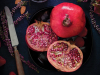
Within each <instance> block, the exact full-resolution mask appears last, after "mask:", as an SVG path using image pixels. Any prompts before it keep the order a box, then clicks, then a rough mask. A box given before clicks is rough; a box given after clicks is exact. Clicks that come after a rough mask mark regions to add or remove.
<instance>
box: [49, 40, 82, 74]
mask: <svg viewBox="0 0 100 75" xmlns="http://www.w3.org/2000/svg"><path fill="white" fill-rule="evenodd" d="M47 58H48V61H49V62H50V63H51V65H53V66H54V67H55V68H56V69H58V70H60V71H63V72H73V71H76V70H77V69H79V68H80V66H81V65H82V61H83V53H82V51H81V50H80V49H79V48H78V47H77V46H75V45H71V44H70V43H69V42H67V41H56V42H54V43H52V44H51V45H50V46H49V48H48V51H47Z"/></svg>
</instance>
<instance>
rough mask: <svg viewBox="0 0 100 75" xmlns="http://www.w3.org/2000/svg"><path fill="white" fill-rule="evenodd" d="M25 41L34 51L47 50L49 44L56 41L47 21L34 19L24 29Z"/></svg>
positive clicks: (55, 36)
mask: <svg viewBox="0 0 100 75" xmlns="http://www.w3.org/2000/svg"><path fill="white" fill-rule="evenodd" d="M25 38H26V43H27V45H28V46H29V47H30V48H31V49H32V50H35V51H40V52H43V51H47V49H48V47H49V45H50V44H52V43H53V42H54V41H57V35H56V34H55V33H54V32H53V31H52V29H51V27H50V26H49V23H47V22H40V21H36V23H33V24H31V25H29V26H28V28H27V30H26V37H25Z"/></svg>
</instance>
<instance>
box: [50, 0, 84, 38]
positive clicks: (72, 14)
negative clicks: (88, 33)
mask: <svg viewBox="0 0 100 75" xmlns="http://www.w3.org/2000/svg"><path fill="white" fill-rule="evenodd" d="M85 24H86V18H85V13H84V11H83V9H82V8H81V7H80V6H78V5H76V4H73V3H68V2H64V3H60V4H58V5H57V6H55V7H54V8H53V9H52V11H51V14H50V25H51V28H52V30H53V31H54V32H55V33H56V34H57V35H58V36H59V37H62V38H69V37H72V36H76V35H78V34H79V33H80V32H81V31H82V30H83V28H84V27H85Z"/></svg>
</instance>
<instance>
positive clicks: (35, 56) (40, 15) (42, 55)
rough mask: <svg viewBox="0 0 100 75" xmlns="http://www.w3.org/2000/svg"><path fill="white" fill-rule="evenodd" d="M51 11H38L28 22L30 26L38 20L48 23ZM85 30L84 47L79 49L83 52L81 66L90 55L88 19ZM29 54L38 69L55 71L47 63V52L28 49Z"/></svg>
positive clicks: (47, 9)
mask: <svg viewBox="0 0 100 75" xmlns="http://www.w3.org/2000/svg"><path fill="white" fill-rule="evenodd" d="M52 9H53V7H48V8H44V9H41V10H39V11H38V12H36V13H35V14H34V15H33V16H32V18H31V20H30V23H29V25H30V24H32V23H34V22H35V20H39V21H41V20H42V21H44V22H49V19H50V13H51V10H52ZM86 28H87V29H88V33H87V35H86V36H85V37H83V39H84V41H85V45H84V47H80V49H81V50H82V52H83V63H82V66H83V64H85V63H86V61H87V60H88V59H89V56H90V54H91V50H92V49H91V47H92V33H91V28H90V23H89V20H88V18H87V17H86ZM76 37H77V36H74V37H71V38H60V37H58V40H66V41H68V40H74V39H75V38H76ZM29 53H30V56H31V58H32V60H33V61H34V63H36V64H37V65H38V66H39V67H41V68H43V69H46V70H53V71H57V70H56V69H55V68H54V67H53V66H52V65H51V64H50V63H49V61H48V59H47V52H36V51H33V50H31V49H30V48H29Z"/></svg>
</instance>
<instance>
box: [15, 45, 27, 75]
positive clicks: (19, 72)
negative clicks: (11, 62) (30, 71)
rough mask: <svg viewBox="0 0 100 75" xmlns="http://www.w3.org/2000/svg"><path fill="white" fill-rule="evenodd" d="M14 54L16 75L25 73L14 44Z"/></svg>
mask: <svg viewBox="0 0 100 75" xmlns="http://www.w3.org/2000/svg"><path fill="white" fill-rule="evenodd" d="M14 54H15V60H16V66H17V71H18V75H25V73H24V69H23V66H22V62H21V58H20V55H19V52H18V50H17V47H16V46H15V47H14Z"/></svg>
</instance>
